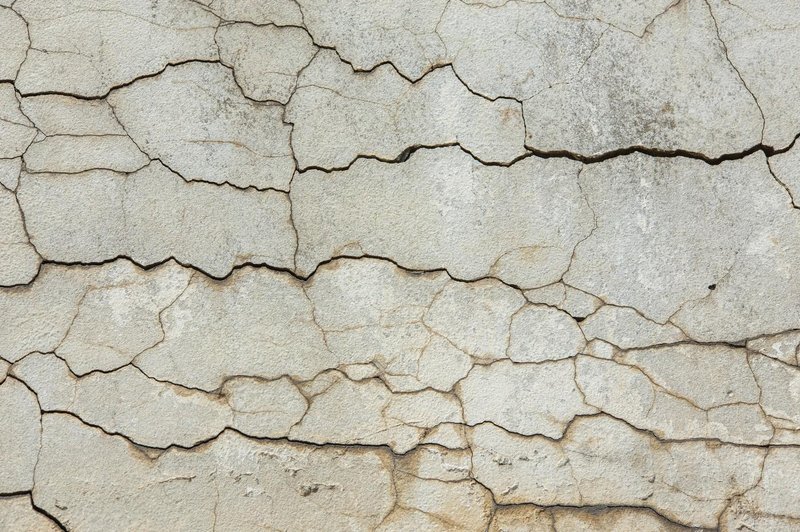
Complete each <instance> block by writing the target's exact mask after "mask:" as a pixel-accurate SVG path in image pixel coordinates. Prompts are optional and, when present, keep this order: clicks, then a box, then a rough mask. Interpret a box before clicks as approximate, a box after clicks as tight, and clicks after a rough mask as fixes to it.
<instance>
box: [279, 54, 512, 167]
mask: <svg viewBox="0 0 800 532" xmlns="http://www.w3.org/2000/svg"><path fill="white" fill-rule="evenodd" d="M297 87H298V88H297V90H296V92H295V93H294V95H293V96H292V99H291V102H290V103H289V105H288V106H287V108H286V118H287V120H288V121H289V122H291V123H292V124H294V129H293V131H292V148H293V150H294V152H295V155H296V157H297V160H298V163H299V166H300V168H309V167H311V168H322V169H334V168H345V167H347V166H348V165H350V164H351V163H352V162H353V161H354V160H355V159H356V158H357V157H359V156H365V157H370V158H376V159H380V160H394V159H397V158H400V157H401V156H402V154H403V153H404V152H405V150H407V149H409V148H413V147H418V146H432V147H435V146H442V145H453V144H458V145H459V146H461V147H462V148H463V149H464V150H466V151H468V152H470V153H471V154H472V155H474V156H475V157H476V158H477V159H479V160H481V161H484V162H501V163H510V162H512V161H514V160H515V159H516V158H518V157H520V156H522V155H523V154H524V153H525V147H524V145H523V144H524V137H525V124H524V123H523V120H522V106H521V105H520V104H519V102H515V101H513V100H495V101H489V100H486V99H484V98H481V97H480V96H477V95H475V94H473V93H471V92H470V91H469V90H468V89H467V87H465V86H464V85H463V84H462V83H461V82H460V81H459V79H458V78H457V77H456V76H455V74H454V72H453V70H452V69H450V68H440V69H437V70H435V71H434V72H431V73H430V74H428V75H427V76H425V78H423V79H421V80H419V81H418V82H416V83H410V82H409V81H408V80H406V79H404V78H402V77H401V76H400V75H398V74H397V72H395V71H394V70H393V69H392V68H391V67H389V66H388V65H383V66H380V67H378V68H376V69H375V70H374V71H372V72H370V73H361V72H353V70H352V69H351V68H350V66H348V65H347V64H344V63H342V62H341V61H340V60H339V59H338V57H337V56H336V54H335V53H334V52H332V51H329V50H322V51H320V52H319V54H317V57H316V58H315V59H314V60H313V61H312V62H311V64H310V65H308V67H306V68H305V69H304V70H303V73H302V74H301V75H300V77H299V79H298V81H297Z"/></svg>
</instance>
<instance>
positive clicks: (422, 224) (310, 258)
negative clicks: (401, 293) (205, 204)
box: [291, 148, 594, 288]
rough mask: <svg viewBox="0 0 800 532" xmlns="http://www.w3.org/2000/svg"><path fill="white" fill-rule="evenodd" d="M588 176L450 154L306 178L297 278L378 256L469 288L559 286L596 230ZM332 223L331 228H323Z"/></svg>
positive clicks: (300, 201) (297, 217)
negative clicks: (582, 180)
mask: <svg viewBox="0 0 800 532" xmlns="http://www.w3.org/2000/svg"><path fill="white" fill-rule="evenodd" d="M579 169H580V165H579V164H577V163H575V162H572V161H565V160H557V159H547V160H542V159H538V158H535V157H529V158H526V159H523V160H521V161H519V162H517V163H516V164H514V165H513V166H511V167H509V168H503V167H495V166H484V165H481V164H480V163H478V162H476V161H475V160H474V159H473V158H472V157H470V156H469V155H467V154H466V153H464V152H462V151H461V150H460V149H458V148H442V149H435V150H420V151H418V152H416V153H414V154H413V155H412V156H411V157H410V159H409V160H408V161H407V162H405V163H403V164H386V163H381V162H378V161H370V160H360V161H357V162H356V163H354V164H353V166H352V167H350V169H349V170H346V171H342V172H333V173H330V174H326V173H324V172H319V171H309V172H304V173H302V174H298V175H297V176H296V178H295V180H294V182H293V184H292V191H291V199H292V205H293V215H294V221H295V225H296V227H297V230H298V233H299V235H300V240H299V250H298V254H297V268H298V270H299V271H300V272H301V273H308V272H310V271H313V270H314V268H315V267H316V265H317V264H318V263H320V262H322V261H325V260H327V259H329V258H331V257H334V256H339V255H347V256H356V257H358V256H361V255H377V256H382V257H390V258H392V259H393V260H395V261H397V262H398V263H399V264H401V265H403V266H404V267H407V268H418V269H426V270H430V269H436V268H444V269H447V271H448V272H449V273H450V274H451V275H453V276H454V277H457V278H460V279H476V278H480V277H485V276H488V275H493V276H496V277H499V278H500V279H502V280H504V281H506V282H509V283H514V284H516V285H520V286H522V287H525V288H534V287H537V286H542V285H546V284H550V283H552V282H555V281H557V280H558V279H559V278H560V277H561V275H562V274H563V273H564V272H565V271H566V270H567V268H568V266H569V262H570V256H571V255H572V250H573V248H574V247H575V245H577V243H578V242H579V241H581V240H582V239H584V238H586V237H587V236H588V235H589V234H590V232H591V230H592V228H593V226H594V222H593V217H592V212H591V210H590V209H589V206H588V204H587V203H586V200H585V199H584V198H583V196H582V194H581V191H580V188H579V187H578V180H577V173H578V170H579ZM388 190H391V193H387V191H388ZM323 216H324V218H325V220H326V223H325V224H319V223H317V221H318V220H319V219H320V218H321V217H323ZM421 235H425V237H424V238H420V236H421Z"/></svg>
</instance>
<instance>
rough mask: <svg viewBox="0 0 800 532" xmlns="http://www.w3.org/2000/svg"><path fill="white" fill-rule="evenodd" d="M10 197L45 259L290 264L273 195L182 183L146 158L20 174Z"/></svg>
mask: <svg viewBox="0 0 800 532" xmlns="http://www.w3.org/2000/svg"><path fill="white" fill-rule="evenodd" d="M17 196H18V198H19V202H20V206H21V207H22V211H23V213H24V215H25V220H26V223H27V227H28V231H29V234H30V235H31V241H32V243H33V245H34V246H36V249H37V250H39V253H41V254H42V256H43V257H45V258H47V259H50V260H57V261H64V262H89V263H91V262H103V261H107V260H109V259H113V258H115V257H118V256H127V257H131V258H132V259H133V260H135V261H136V262H138V263H140V264H155V263H159V262H163V261H165V260H167V259H169V258H174V259H176V260H177V261H179V262H181V263H184V264H189V265H192V266H194V267H196V268H199V269H201V270H203V271H205V272H207V273H209V274H211V275H214V276H218V277H223V276H225V275H227V274H229V273H230V271H231V268H233V266H234V265H236V264H241V263H245V262H248V263H254V264H264V263H267V264H270V265H273V266H277V267H284V268H289V267H291V266H292V264H293V253H294V248H295V236H294V235H295V233H294V230H293V229H292V225H291V220H290V207H289V201H288V199H287V197H286V195H285V194H283V193H280V192H275V191H267V192H259V191H254V190H248V191H243V190H236V189H234V188H231V187H225V186H217V185H213V184H209V183H187V182H185V181H184V180H183V179H181V178H180V177H179V176H177V175H175V174H174V173H172V172H170V170H169V169H167V168H165V167H164V166H163V165H162V164H160V163H158V162H153V163H151V164H150V165H149V166H147V167H145V168H143V169H142V170H139V171H138V172H135V173H133V174H130V175H125V174H119V173H115V172H108V171H101V170H95V171H90V172H85V173H81V174H75V175H58V174H24V175H23V176H22V178H21V179H20V185H19V191H18V193H17ZM86 198H91V200H90V201H88V202H87V201H86ZM245 213H246V214H245ZM65 233H67V234H70V235H71V238H70V239H69V240H64V239H63V238H61V235H63V234H65Z"/></svg>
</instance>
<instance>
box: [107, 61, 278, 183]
mask: <svg viewBox="0 0 800 532" xmlns="http://www.w3.org/2000/svg"><path fill="white" fill-rule="evenodd" d="M108 101H109V103H110V104H111V106H112V107H113V108H114V111H115V114H116V116H117V118H118V119H119V121H120V123H121V124H122V126H123V127H124V128H125V130H126V131H127V132H128V134H129V135H130V136H131V138H132V139H133V141H134V142H136V144H137V145H138V146H140V147H141V148H142V150H144V152H145V153H147V154H148V155H149V156H150V157H152V158H154V159H155V158H157V159H159V160H161V161H162V163H163V164H165V165H166V166H168V167H170V168H171V169H172V170H173V171H175V172H178V173H179V174H181V175H182V176H183V177H184V178H185V179H189V180H197V181H209V182H211V183H229V184H231V185H235V186H237V187H241V188H245V187H255V188H260V189H265V188H277V189H281V190H285V189H286V187H287V185H288V183H289V180H290V179H291V177H292V172H293V171H294V160H293V159H292V152H291V150H290V148H289V131H290V128H289V126H287V125H286V124H284V123H283V122H282V120H281V117H282V115H283V109H281V108H280V107H279V106H276V105H267V104H258V103H256V102H252V101H250V100H247V99H246V98H245V97H244V96H243V95H242V93H241V91H240V89H239V87H238V86H237V85H236V83H235V82H234V79H233V75H232V73H231V71H230V70H228V69H227V68H225V67H223V66H221V65H208V64H203V63H190V64H186V65H182V66H177V67H171V68H169V69H167V70H166V71H164V73H163V74H161V75H159V76H156V77H154V78H149V79H146V80H142V81H141V82H138V83H135V84H133V85H130V86H128V87H125V88H123V89H120V90H118V91H115V92H114V93H113V94H112V95H111V96H110V97H109V99H108Z"/></svg>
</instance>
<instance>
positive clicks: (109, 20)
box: [14, 0, 218, 97]
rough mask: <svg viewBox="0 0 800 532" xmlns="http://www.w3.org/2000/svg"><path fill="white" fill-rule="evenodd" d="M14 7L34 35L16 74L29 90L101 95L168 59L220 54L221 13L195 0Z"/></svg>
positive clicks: (81, 0)
mask: <svg viewBox="0 0 800 532" xmlns="http://www.w3.org/2000/svg"><path fill="white" fill-rule="evenodd" d="M14 10H15V11H16V12H17V13H19V15H20V16H21V17H22V18H23V19H25V21H26V22H27V24H28V32H29V34H30V39H31V49H30V50H29V52H28V55H27V57H26V59H25V62H24V63H23V64H22V67H21V68H20V71H19V74H18V76H17V80H16V85H17V88H18V89H19V91H20V92H22V93H23V94H31V93H42V92H51V91H54V92H62V93H68V94H74V95H76V96H84V97H92V96H102V95H104V94H106V93H107V92H108V91H109V90H110V89H112V88H114V87H118V86H121V85H125V84H127V83H130V82H132V81H134V80H135V79H137V78H140V77H142V76H148V75H153V74H155V73H157V72H159V71H161V70H163V69H164V67H165V66H167V65H169V64H176V63H181V62H185V61H191V60H213V59H216V57H217V48H216V46H215V44H214V32H215V30H216V28H217V25H218V19H217V17H215V16H214V15H213V14H211V13H209V12H207V11H206V10H205V9H203V7H202V5H200V4H198V3H196V2H193V1H191V0H178V1H177V2H170V3H161V2H155V3H151V2H145V3H138V2H134V3H131V2H124V1H120V0H100V1H94V0H93V1H87V0H64V1H62V2H57V3H56V4H49V3H48V4H43V3H41V2H38V1H37V0H21V1H19V2H15V3H14ZM87 73H89V74H88V75H87Z"/></svg>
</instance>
